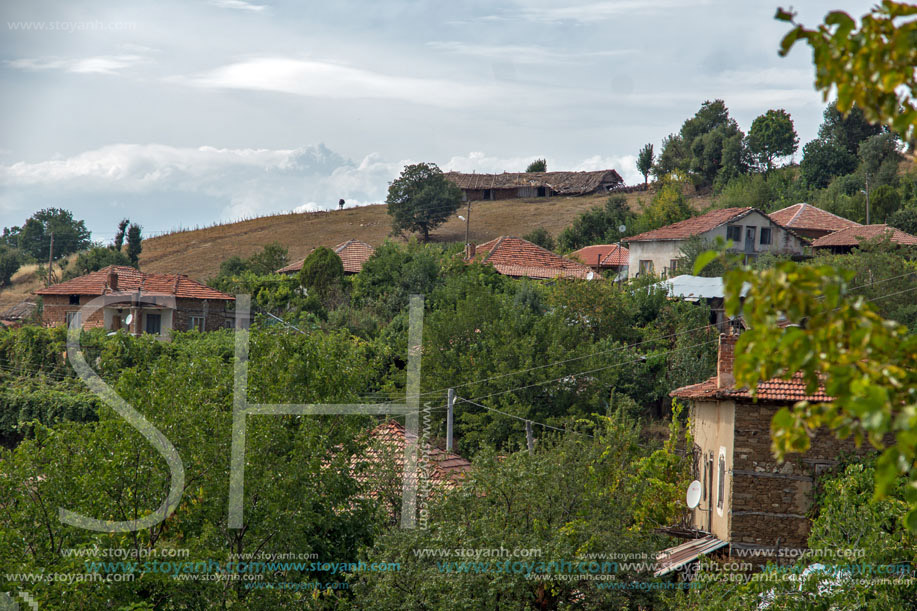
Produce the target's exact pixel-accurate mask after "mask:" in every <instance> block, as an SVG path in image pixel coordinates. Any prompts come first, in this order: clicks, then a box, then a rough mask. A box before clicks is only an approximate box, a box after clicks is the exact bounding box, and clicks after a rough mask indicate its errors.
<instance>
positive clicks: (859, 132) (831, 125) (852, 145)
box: [818, 102, 882, 155]
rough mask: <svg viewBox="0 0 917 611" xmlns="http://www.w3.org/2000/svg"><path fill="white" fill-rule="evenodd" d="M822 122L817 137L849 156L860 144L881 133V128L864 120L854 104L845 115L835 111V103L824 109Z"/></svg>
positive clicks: (860, 110)
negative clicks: (842, 149)
mask: <svg viewBox="0 0 917 611" xmlns="http://www.w3.org/2000/svg"><path fill="white" fill-rule="evenodd" d="M823 117H824V120H823V121H822V124H821V125H820V126H819V127H818V137H819V138H821V139H822V140H825V141H826V142H832V143H834V144H836V145H838V146H841V147H843V148H844V150H846V151H847V152H848V153H850V154H851V155H856V154H857V151H859V150H860V143H861V142H863V140H866V139H867V138H869V137H870V136H875V135H877V134H880V133H882V126H881V125H877V124H875V123H870V122H869V121H867V120H866V116H865V115H864V114H863V111H862V109H860V107H859V106H857V105H856V104H854V105H853V106H852V107H851V108H850V111H849V112H848V113H847V114H844V113H842V112H841V111H839V110H838V109H837V104H836V103H835V102H830V103H829V104H828V105H827V106H826V107H825V112H824V114H823Z"/></svg>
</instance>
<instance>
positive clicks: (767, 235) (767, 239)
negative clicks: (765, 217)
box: [761, 227, 771, 244]
mask: <svg viewBox="0 0 917 611" xmlns="http://www.w3.org/2000/svg"><path fill="white" fill-rule="evenodd" d="M761 243H762V244H770V243H771V228H770V227H762V228H761Z"/></svg>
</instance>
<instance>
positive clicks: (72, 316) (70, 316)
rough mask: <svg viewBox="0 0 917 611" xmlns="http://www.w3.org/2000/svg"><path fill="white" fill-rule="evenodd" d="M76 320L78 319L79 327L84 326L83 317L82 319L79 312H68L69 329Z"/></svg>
mask: <svg viewBox="0 0 917 611" xmlns="http://www.w3.org/2000/svg"><path fill="white" fill-rule="evenodd" d="M74 319H76V324H77V326H79V325H81V324H82V323H81V322H80V319H81V317H80V313H79V312H67V326H68V327H69V326H70V323H72V322H73V320H74Z"/></svg>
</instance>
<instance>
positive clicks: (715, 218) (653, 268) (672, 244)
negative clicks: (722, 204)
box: [624, 208, 808, 278]
mask: <svg viewBox="0 0 917 611" xmlns="http://www.w3.org/2000/svg"><path fill="white" fill-rule="evenodd" d="M694 236H699V237H700V238H701V239H703V240H709V241H711V242H712V241H714V240H715V239H716V238H718V237H721V238H723V240H732V242H733V249H732V252H735V253H740V254H744V255H745V258H746V259H751V258H754V257H757V256H758V255H760V254H762V253H764V252H773V253H783V254H796V255H798V254H802V253H803V248H804V247H805V246H806V245H807V244H808V241H807V240H806V239H805V238H803V237H801V236H800V235H798V234H797V233H796V232H794V231H793V230H792V229H787V228H786V227H783V226H782V225H779V224H778V223H776V222H775V221H774V220H773V219H771V218H770V217H769V216H767V215H766V214H764V213H763V212H761V211H760V210H757V209H756V208H723V209H721V210H713V211H711V212H708V213H707V214H703V215H701V216H696V217H693V218H690V219H686V220H684V221H679V222H678V223H673V224H671V225H666V226H665V227H660V228H659V229H654V230H653V231H647V232H645V233H641V234H638V235H635V236H633V237H630V238H626V239H625V240H624V242H627V246H628V249H629V251H630V252H629V257H628V259H629V261H628V274H629V277H631V278H634V277H636V276H638V275H641V274H647V273H655V274H659V275H661V276H666V275H669V276H671V275H676V274H677V273H678V265H679V260H680V259H681V258H682V256H683V255H682V252H681V248H682V246H683V245H684V244H685V242H686V241H687V240H689V239H690V238H692V237H694Z"/></svg>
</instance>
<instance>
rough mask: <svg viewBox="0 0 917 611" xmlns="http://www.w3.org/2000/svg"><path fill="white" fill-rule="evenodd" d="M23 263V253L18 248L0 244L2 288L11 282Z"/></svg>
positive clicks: (0, 284)
mask: <svg viewBox="0 0 917 611" xmlns="http://www.w3.org/2000/svg"><path fill="white" fill-rule="evenodd" d="M21 265H22V253H20V252H19V250H18V249H16V248H11V247H10V246H7V245H5V244H0V288H5V287H7V286H8V285H9V284H10V280H11V279H12V277H13V274H15V273H16V272H17V271H19V267H20V266H21Z"/></svg>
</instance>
